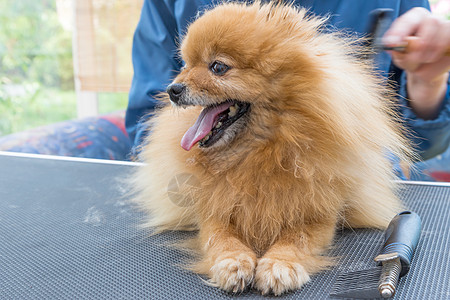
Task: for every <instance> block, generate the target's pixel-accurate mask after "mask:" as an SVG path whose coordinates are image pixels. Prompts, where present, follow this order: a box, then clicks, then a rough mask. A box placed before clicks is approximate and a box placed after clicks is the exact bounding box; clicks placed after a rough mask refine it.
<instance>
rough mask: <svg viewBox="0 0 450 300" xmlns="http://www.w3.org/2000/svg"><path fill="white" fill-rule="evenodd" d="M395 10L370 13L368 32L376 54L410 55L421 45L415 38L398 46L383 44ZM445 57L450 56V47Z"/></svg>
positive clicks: (406, 40)
mask: <svg viewBox="0 0 450 300" xmlns="http://www.w3.org/2000/svg"><path fill="white" fill-rule="evenodd" d="M393 12H394V11H393V10H392V9H390V8H379V9H375V10H373V11H372V12H371V13H370V16H369V18H370V21H369V28H368V30H367V32H369V33H370V42H369V44H370V45H371V46H372V47H373V49H374V51H375V53H379V52H381V51H398V52H402V53H408V52H410V51H413V50H414V49H416V48H418V46H419V45H420V38H418V37H415V36H408V37H406V38H405V40H404V41H403V42H402V43H400V44H398V45H385V44H384V42H383V35H384V33H385V32H386V31H387V30H388V28H389V27H390V26H391V24H392V16H393ZM444 55H445V56H450V47H448V48H447V49H446V51H445V53H444Z"/></svg>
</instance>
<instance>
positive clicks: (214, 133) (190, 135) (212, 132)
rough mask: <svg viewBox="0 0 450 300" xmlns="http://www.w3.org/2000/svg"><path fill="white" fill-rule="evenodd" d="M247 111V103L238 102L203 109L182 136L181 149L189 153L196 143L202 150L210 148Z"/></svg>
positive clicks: (228, 102) (248, 106)
mask: <svg viewBox="0 0 450 300" xmlns="http://www.w3.org/2000/svg"><path fill="white" fill-rule="evenodd" d="M249 109H250V104H249V103H245V102H240V101H226V102H223V103H221V104H215V105H210V106H208V107H205V108H204V109H203V110H202V112H201V113H200V116H199V117H198V119H197V121H196V122H195V124H194V125H193V126H192V127H191V128H189V129H188V131H187V132H186V133H185V134H184V136H183V138H182V139H181V147H183V149H185V150H187V151H189V150H191V148H192V147H193V146H194V145H195V144H196V143H197V142H198V143H199V146H200V147H203V148H207V147H210V146H212V145H213V144H214V143H216V142H217V141H219V140H220V139H221V137H222V136H223V135H224V133H225V131H226V129H227V128H228V127H230V126H231V125H233V124H234V123H235V122H236V121H237V120H239V119H240V118H241V117H242V116H243V115H245V114H246V113H247V112H248V111H249Z"/></svg>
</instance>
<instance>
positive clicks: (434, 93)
mask: <svg viewBox="0 0 450 300" xmlns="http://www.w3.org/2000/svg"><path fill="white" fill-rule="evenodd" d="M383 42H384V44H385V45H386V46H398V45H403V44H405V43H408V50H407V51H406V53H402V52H399V51H390V53H391V55H392V60H393V63H394V64H395V65H396V66H397V67H399V68H401V69H403V70H405V71H406V76H407V90H408V96H409V99H410V100H411V107H412V108H413V110H414V111H415V112H416V114H417V115H418V116H419V117H422V118H424V119H430V118H434V117H435V116H436V115H437V113H438V110H439V107H440V104H441V102H442V100H443V99H444V95H445V92H446V89H447V79H448V71H449V70H450V56H446V51H448V49H449V48H450V21H446V20H443V19H440V18H438V17H436V16H434V15H432V14H431V13H430V12H429V11H428V10H426V9H425V8H419V7H416V8H413V9H411V10H409V11H408V12H406V13H405V14H403V15H402V16H400V17H399V18H397V19H396V20H395V21H394V22H393V24H392V26H391V27H390V28H389V30H388V31H387V32H386V33H385V35H384V37H383Z"/></svg>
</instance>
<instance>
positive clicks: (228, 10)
mask: <svg viewBox="0 0 450 300" xmlns="http://www.w3.org/2000/svg"><path fill="white" fill-rule="evenodd" d="M293 15H295V16H296V17H298V13H295V14H293ZM278 17H279V19H280V20H284V21H285V22H286V24H277V23H280V21H279V20H278V21H277V20H273V18H275V17H274V16H272V15H271V11H270V10H267V12H264V11H261V10H260V9H259V8H258V7H257V6H256V5H253V6H248V7H245V8H243V6H241V5H235V6H233V5H227V6H225V7H223V8H222V7H221V8H220V9H215V10H213V11H210V12H207V13H206V14H205V15H203V16H202V17H200V18H199V19H198V20H196V21H195V22H194V23H193V24H192V25H191V26H190V27H189V29H188V32H187V35H186V37H185V39H184V40H183V43H182V45H181V55H182V58H183V60H184V62H185V67H184V68H183V70H182V71H181V73H180V74H179V75H178V76H177V77H176V78H175V80H174V81H173V83H172V84H171V85H169V87H168V88H167V92H168V94H169V96H170V99H171V102H172V103H173V104H174V105H176V106H180V107H188V106H201V107H203V110H202V112H201V113H200V115H199V117H198V119H197V121H196V123H195V124H194V125H193V126H192V127H191V128H189V129H188V130H187V132H186V134H185V135H184V137H183V139H182V142H181V145H182V147H183V148H184V149H185V150H190V149H191V148H192V147H193V146H194V145H195V144H196V143H198V144H199V146H200V147H201V148H212V149H215V148H219V147H221V146H224V145H229V144H230V143H231V142H232V141H234V140H236V139H237V138H239V137H240V138H244V135H245V133H248V128H249V127H250V126H249V123H253V122H254V123H255V124H258V125H257V126H258V127H259V128H260V129H264V128H266V129H267V128H270V127H273V126H277V122H278V121H277V116H278V115H281V113H280V112H282V111H286V105H287V106H288V105H289V104H288V102H287V99H288V98H289V96H292V95H289V90H292V89H290V88H287V87H286V86H284V85H286V84H288V83H286V80H284V81H285V82H284V85H283V84H281V82H283V79H285V78H286V74H293V73H296V72H297V71H295V70H296V69H297V68H298V65H299V64H300V65H301V66H302V67H303V69H304V70H305V72H304V74H303V76H304V77H305V78H306V77H308V76H312V75H311V74H308V71H307V70H308V69H311V68H310V67H309V66H308V65H309V63H308V62H307V61H308V58H307V55H306V56H304V57H298V48H296V49H291V48H292V46H289V45H287V44H286V40H287V39H289V27H287V28H286V26H288V25H289V24H287V22H288V21H289V20H288V17H289V10H288V9H287V10H286V12H285V16H278ZM283 17H284V19H283ZM271 18H272V20H271ZM281 44H283V45H281ZM294 61H295V63H293V62H294ZM294 65H295V66H294ZM297 73H298V72H297ZM280 98H283V99H280ZM268 114H270V115H272V116H271V117H267V115H268ZM251 127H252V128H253V129H255V128H254V127H255V126H251ZM253 135H258V134H257V133H255V132H253ZM264 135H265V136H267V132H266V133H264ZM246 138H247V139H251V136H247V137H246Z"/></svg>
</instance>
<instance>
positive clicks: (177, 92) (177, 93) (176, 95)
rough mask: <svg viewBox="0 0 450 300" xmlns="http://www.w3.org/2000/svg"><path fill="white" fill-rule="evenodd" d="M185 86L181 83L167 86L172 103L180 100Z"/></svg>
mask: <svg viewBox="0 0 450 300" xmlns="http://www.w3.org/2000/svg"><path fill="white" fill-rule="evenodd" d="M185 89H186V86H185V85H184V84H182V83H172V84H170V85H169V86H168V87H167V93H168V94H169V97H170V100H171V101H172V102H174V103H178V102H179V101H180V98H181V95H183V92H184V90H185Z"/></svg>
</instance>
